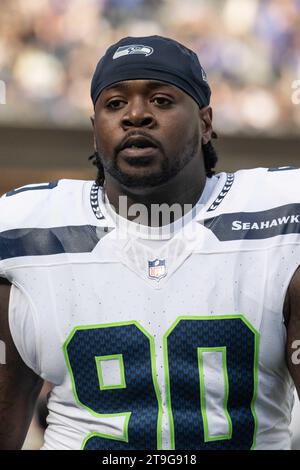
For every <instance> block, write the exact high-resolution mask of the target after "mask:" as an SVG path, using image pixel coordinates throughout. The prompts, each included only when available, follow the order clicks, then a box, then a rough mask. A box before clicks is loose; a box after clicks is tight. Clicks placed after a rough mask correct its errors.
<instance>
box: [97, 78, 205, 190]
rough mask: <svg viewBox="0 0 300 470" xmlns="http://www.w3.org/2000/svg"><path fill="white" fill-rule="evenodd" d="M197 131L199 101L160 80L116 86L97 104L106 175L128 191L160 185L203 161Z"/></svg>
mask: <svg viewBox="0 0 300 470" xmlns="http://www.w3.org/2000/svg"><path fill="white" fill-rule="evenodd" d="M201 128H203V120H202V119H201V111H200V110H199V108H198V105H197V103H196V102H195V101H194V100H193V99H192V98H190V97H189V96H188V95H187V94H186V93H184V92H183V91H181V90H180V89H179V88H177V87H175V86H173V85H169V84H167V83H163V82H159V81H153V80H128V81H124V82H119V83H117V84H114V85H113V86H111V87H108V88H106V89H105V90H104V91H103V92H102V93H101V94H100V96H99V98H98V100H97V103H96V108H95V122H94V132H95V141H96V147H97V150H98V153H99V155H100V158H101V161H102V164H103V166H104V169H105V171H106V173H108V174H109V175H110V176H112V177H113V178H115V179H116V180H117V181H118V182H119V183H120V184H122V185H124V186H126V187H131V188H134V187H135V188H139V187H142V188H146V187H153V186H157V185H160V184H163V183H165V182H167V181H169V180H170V179H171V178H173V177H174V176H176V175H177V174H178V173H179V172H180V171H181V170H182V169H183V168H184V167H185V166H186V165H187V164H188V163H189V162H190V161H191V160H192V159H193V158H202V157H201V138H202V131H201Z"/></svg>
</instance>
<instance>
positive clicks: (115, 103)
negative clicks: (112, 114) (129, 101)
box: [106, 98, 125, 109]
mask: <svg viewBox="0 0 300 470" xmlns="http://www.w3.org/2000/svg"><path fill="white" fill-rule="evenodd" d="M124 104H125V101H123V100H121V99H118V98H114V99H111V100H110V101H109V102H108V103H107V104H106V107H107V108H108V109H120V108H122V106H123V105H124Z"/></svg>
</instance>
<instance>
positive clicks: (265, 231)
mask: <svg viewBox="0 0 300 470" xmlns="http://www.w3.org/2000/svg"><path fill="white" fill-rule="evenodd" d="M204 226H205V227H206V228H208V229H209V230H211V231H212V232H213V233H214V234H215V236H216V237H217V238H218V239H219V240H220V241H232V240H262V239H266V238H272V237H276V236H278V235H288V234H292V233H300V204H287V205H284V206H280V207H275V208H274V209H270V210H266V211H260V212H235V213H233V214H221V215H219V216H217V217H213V218H210V219H206V220H205V221H204Z"/></svg>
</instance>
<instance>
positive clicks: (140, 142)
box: [120, 135, 157, 151]
mask: <svg viewBox="0 0 300 470" xmlns="http://www.w3.org/2000/svg"><path fill="white" fill-rule="evenodd" d="M146 148H157V145H156V143H155V142H154V141H153V140H152V139H151V138H150V137H146V136H144V135H136V136H131V137H128V138H127V139H126V140H125V141H124V142H123V143H122V144H121V147H120V151H121V150H125V149H135V150H136V149H146Z"/></svg>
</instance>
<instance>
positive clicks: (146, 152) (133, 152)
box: [118, 135, 158, 165]
mask: <svg viewBox="0 0 300 470" xmlns="http://www.w3.org/2000/svg"><path fill="white" fill-rule="evenodd" d="M157 151H158V144H157V143H156V142H155V141H154V140H153V139H151V137H148V136H145V135H133V136H130V137H128V138H127V139H125V140H124V141H123V142H122V143H121V145H120V146H119V149H118V153H119V155H121V156H122V157H123V158H125V159H126V160H127V162H128V163H130V164H138V161H137V160H139V161H140V163H141V164H143V165H146V164H147V163H149V162H150V160H151V159H152V157H154V155H155V154H156V153H157ZM134 160H135V162H134Z"/></svg>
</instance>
